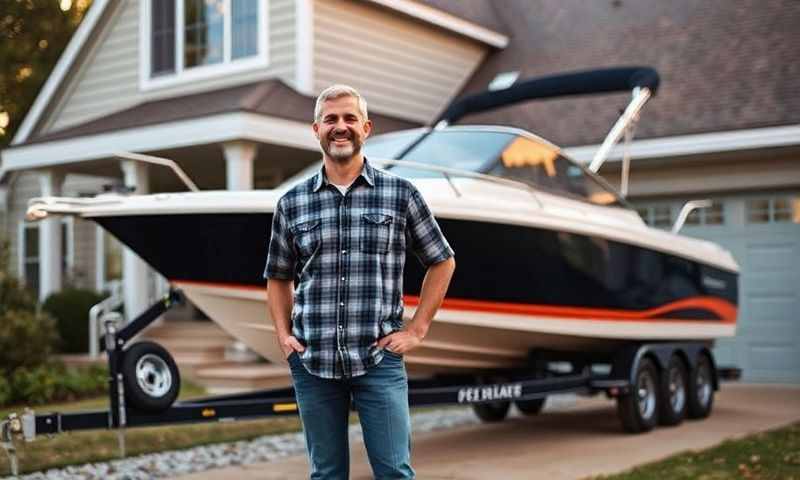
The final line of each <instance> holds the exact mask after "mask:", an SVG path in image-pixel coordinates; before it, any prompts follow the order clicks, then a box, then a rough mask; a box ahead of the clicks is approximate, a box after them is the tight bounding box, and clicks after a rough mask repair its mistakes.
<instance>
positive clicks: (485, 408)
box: [472, 402, 511, 423]
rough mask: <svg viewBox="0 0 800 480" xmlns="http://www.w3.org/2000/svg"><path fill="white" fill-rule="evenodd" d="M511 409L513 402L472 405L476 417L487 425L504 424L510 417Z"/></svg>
mask: <svg viewBox="0 0 800 480" xmlns="http://www.w3.org/2000/svg"><path fill="white" fill-rule="evenodd" d="M510 408H511V402H487V403H475V404H473V405H472V410H473V411H474V412H475V415H477V416H478V418H480V419H481V421H483V422H486V423H495V422H502V421H503V420H505V418H506V417H507V416H508V410H509V409H510Z"/></svg>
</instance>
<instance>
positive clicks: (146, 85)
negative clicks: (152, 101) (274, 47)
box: [139, 0, 269, 92]
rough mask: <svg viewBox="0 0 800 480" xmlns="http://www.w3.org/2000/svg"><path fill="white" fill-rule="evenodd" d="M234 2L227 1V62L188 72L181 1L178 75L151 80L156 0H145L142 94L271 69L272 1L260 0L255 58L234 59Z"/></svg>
mask: <svg viewBox="0 0 800 480" xmlns="http://www.w3.org/2000/svg"><path fill="white" fill-rule="evenodd" d="M231 2H232V0H225V12H226V13H225V18H224V24H225V27H224V28H223V37H224V40H223V48H224V53H223V60H222V62H221V63H215V64H212V65H202V66H196V67H192V68H189V69H184V64H183V52H184V42H183V40H184V35H183V24H184V22H183V17H184V8H183V2H182V1H181V0H176V1H175V10H176V12H175V73H172V74H165V75H163V76H158V77H156V78H150V11H151V4H152V0H141V2H140V3H139V90H140V91H142V92H146V91H150V90H156V89H159V88H165V87H171V86H175V85H182V84H187V83H192V82H197V81H200V80H206V79H209V78H214V77H223V76H226V75H232V74H237V73H241V72H246V71H251V70H259V69H263V68H267V67H268V66H269V32H268V28H269V22H267V15H268V13H269V2H268V0H258V9H259V10H258V32H257V37H258V38H257V40H256V42H257V46H256V47H257V50H256V54H255V56H250V57H244V58H240V59H236V60H231V57H232V53H231V52H232V45H231V42H232V33H231V28H232V18H231V12H232V10H231Z"/></svg>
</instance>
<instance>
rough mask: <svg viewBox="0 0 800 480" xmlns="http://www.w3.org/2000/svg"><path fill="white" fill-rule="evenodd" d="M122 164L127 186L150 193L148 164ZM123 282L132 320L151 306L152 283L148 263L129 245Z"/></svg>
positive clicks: (125, 250)
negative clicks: (148, 281) (148, 276)
mask: <svg viewBox="0 0 800 480" xmlns="http://www.w3.org/2000/svg"><path fill="white" fill-rule="evenodd" d="M120 166H121V167H122V173H123V176H124V181H125V186H127V187H135V188H136V189H135V190H134V191H133V192H132V193H133V194H134V195H143V194H146V193H149V191H150V184H149V182H148V178H147V164H145V163H142V162H135V161H133V160H122V161H121V162H120ZM153 241H157V239H153ZM122 283H123V291H124V292H125V293H124V296H125V317H126V318H125V320H126V321H128V322H130V321H131V320H133V319H134V318H136V316H137V315H139V314H140V313H142V312H143V311H145V310H146V309H147V307H148V306H149V301H150V295H149V291H150V285H148V283H147V264H146V263H144V261H142V259H141V258H139V256H138V255H136V254H135V253H133V251H132V250H130V249H129V248H127V247H123V252H122Z"/></svg>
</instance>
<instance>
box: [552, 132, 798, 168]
mask: <svg viewBox="0 0 800 480" xmlns="http://www.w3.org/2000/svg"><path fill="white" fill-rule="evenodd" d="M787 145H800V125H787V126H782V127H769V128H753V129H747V130H731V131H727V132H713V133H700V134H693V135H677V136H672V137H663V138H652V139H646V140H635V141H633V142H631V145H630V153H631V158H632V159H634V160H636V159H644V158H665V157H675V156H682V155H699V154H703V153H715V152H726V151H734V150H750V149H757V148H769V147H782V146H787ZM598 148H600V145H599V144H597V145H584V146H580V147H570V148H565V149H563V151H564V153H565V154H566V155H567V156H569V157H571V158H572V159H574V160H576V161H578V162H581V163H587V164H588V163H589V162H590V161H591V160H592V156H593V155H594V154H595V152H596V151H597V149H598ZM622 153H623V146H622V145H617V146H616V147H615V148H614V149H613V150H612V151H611V153H610V154H609V157H608V160H607V161H608V162H618V161H621V160H622Z"/></svg>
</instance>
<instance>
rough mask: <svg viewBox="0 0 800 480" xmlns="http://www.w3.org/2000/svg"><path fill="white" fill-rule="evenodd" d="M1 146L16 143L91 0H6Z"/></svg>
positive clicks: (0, 31)
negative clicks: (13, 140)
mask: <svg viewBox="0 0 800 480" xmlns="http://www.w3.org/2000/svg"><path fill="white" fill-rule="evenodd" d="M1 3H2V8H1V9H0V148H2V147H5V146H7V145H8V144H9V143H11V139H12V138H13V137H14V132H16V131H17V128H19V125H20V124H21V123H22V120H23V119H24V118H25V114H26V113H27V112H28V109H29V108H30V107H31V105H32V104H33V101H34V100H35V99H36V95H37V94H38V92H39V90H40V89H41V88H42V85H44V82H45V80H46V79H47V77H48V75H50V72H51V71H52V70H53V67H54V66H55V64H56V62H57V61H58V58H59V57H60V56H61V53H62V52H63V51H64V48H65V47H66V46H67V43H68V42H69V39H70V38H71V37H72V34H73V33H74V32H75V29H76V28H77V27H78V24H80V22H81V19H82V18H83V15H84V13H85V12H86V10H87V9H88V8H89V6H90V4H91V0H2V2H1Z"/></svg>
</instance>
